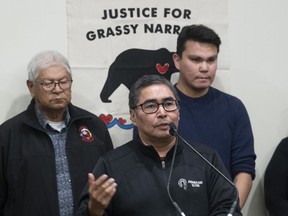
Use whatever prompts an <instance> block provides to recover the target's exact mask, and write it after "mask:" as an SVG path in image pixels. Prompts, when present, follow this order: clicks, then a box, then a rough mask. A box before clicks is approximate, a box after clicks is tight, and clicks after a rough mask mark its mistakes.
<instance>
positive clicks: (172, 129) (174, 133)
mask: <svg viewBox="0 0 288 216" xmlns="http://www.w3.org/2000/svg"><path fill="white" fill-rule="evenodd" d="M169 133H170V134H171V135H172V136H175V137H177V138H179V139H181V140H182V141H183V142H184V143H185V144H186V145H187V146H188V147H189V148H190V149H192V150H193V152H194V153H196V154H197V155H198V156H199V157H201V158H202V159H203V160H204V161H205V162H206V163H208V164H209V165H210V166H211V167H212V168H213V169H214V170H215V171H216V172H217V173H218V174H219V175H220V176H222V177H223V178H224V179H225V180H226V181H227V182H228V183H229V184H231V185H232V186H233V188H234V189H235V191H236V195H237V196H236V199H235V201H234V202H233V204H232V206H231V208H230V210H229V213H228V214H227V216H233V215H234V213H235V210H236V207H237V204H238V199H239V198H238V196H239V193H238V190H237V188H236V187H235V185H234V183H233V182H232V181H231V180H230V179H229V178H227V177H226V176H225V175H224V174H223V173H222V172H220V170H218V169H217V168H216V167H215V166H214V165H213V164H212V163H210V161H208V160H207V159H206V158H205V157H204V156H203V155H202V154H200V152H198V151H197V150H196V149H195V148H193V146H191V145H190V144H189V143H188V142H187V141H186V140H185V139H184V138H183V137H181V136H180V134H179V133H178V130H177V128H176V125H175V124H174V123H173V122H171V123H170V130H169Z"/></svg>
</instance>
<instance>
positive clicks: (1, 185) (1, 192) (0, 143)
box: [0, 126, 7, 216]
mask: <svg viewBox="0 0 288 216" xmlns="http://www.w3.org/2000/svg"><path fill="white" fill-rule="evenodd" d="M4 134H5V133H4V132H3V128H2V127H1V126H0V216H3V215H4V205H5V203H6V200H7V182H6V180H5V170H6V168H5V167H6V166H5V161H6V159H5V158H6V157H5V155H6V153H5V152H6V150H5V140H4Z"/></svg>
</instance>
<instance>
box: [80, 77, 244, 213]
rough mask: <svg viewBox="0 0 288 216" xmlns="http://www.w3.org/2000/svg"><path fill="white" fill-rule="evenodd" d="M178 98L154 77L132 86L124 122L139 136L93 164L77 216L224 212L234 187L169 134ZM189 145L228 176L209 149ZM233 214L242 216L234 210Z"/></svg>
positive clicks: (176, 114)
mask: <svg viewBox="0 0 288 216" xmlns="http://www.w3.org/2000/svg"><path fill="white" fill-rule="evenodd" d="M178 100H179V97H178V94H177V91H176V90H175V89H174V87H173V85H172V84H171V83H170V82H169V81H168V80H166V79H165V78H163V77H160V76H157V75H145V76H143V77H142V78H140V79H139V80H138V81H137V82H136V83H135V84H134V85H133V86H132V88H131V89H130V93H129V107H130V118H131V120H132V122H133V124H134V125H135V126H137V128H138V135H139V136H137V137H135V138H134V139H133V140H132V141H130V142H128V143H126V144H124V145H122V146H120V147H118V148H117V149H115V150H113V151H110V152H108V153H107V154H105V155H104V156H103V157H101V158H100V159H99V160H98V163H97V164H96V166H95V168H94V170H93V172H92V173H89V174H88V184H87V186H86V188H85V189H84V191H83V195H82V196H81V199H80V207H79V209H78V214H77V215H79V216H80V215H82V216H84V215H85V216H101V215H105V216H123V215H125V216H132V215H133V216H135V215H137V216H147V215H149V216H159V215H161V216H163V215H165V216H168V215H171V216H172V215H180V213H181V215H182V216H183V215H187V216H188V215H189V216H208V215H218V216H220V215H225V216H226V215H227V214H228V212H229V209H230V207H231V206H232V203H233V201H234V200H235V198H236V197H237V192H236V190H235V189H234V187H233V186H231V185H230V184H229V183H228V181H227V180H225V179H224V178H223V177H222V176H220V175H219V174H218V173H217V172H216V171H215V170H214V169H212V168H211V166H210V165H208V163H206V162H205V161H204V160H203V159H202V158H201V157H199V156H198V155H197V154H195V153H194V152H193V151H191V149H190V148H189V147H188V146H187V145H185V143H184V142H183V141H181V140H178V139H177V138H176V137H175V136H172V135H171V134H170V133H169V129H170V124H171V122H173V123H174V124H175V125H178V121H179V106H178ZM191 144H192V145H193V146H194V147H195V149H197V150H198V151H199V152H201V154H202V155H203V156H205V158H206V159H207V160H208V161H210V163H212V164H213V165H214V166H215V167H217V168H218V169H219V170H220V171H221V172H223V173H224V174H225V175H226V176H228V173H227V170H226V169H225V168H224V165H223V164H222V161H221V159H220V158H219V156H218V155H217V154H216V153H215V151H214V150H212V149H210V148H209V147H206V146H204V145H199V144H195V143H191ZM172 171H173V172H172ZM234 215H235V216H236V215H237V216H238V215H242V214H241V212H240V208H239V206H238V207H237V208H236V213H235V214H234Z"/></svg>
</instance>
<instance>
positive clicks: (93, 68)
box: [67, 0, 230, 146]
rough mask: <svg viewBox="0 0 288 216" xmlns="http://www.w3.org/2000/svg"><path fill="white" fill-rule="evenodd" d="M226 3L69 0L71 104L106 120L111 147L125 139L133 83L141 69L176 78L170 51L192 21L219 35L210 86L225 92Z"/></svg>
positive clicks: (219, 0)
mask: <svg viewBox="0 0 288 216" xmlns="http://www.w3.org/2000/svg"><path fill="white" fill-rule="evenodd" d="M227 7H228V5H227V0H217V1H215V0H202V1H199V0H198V1H197V0H189V1H188V0H177V1H172V0H145V1H139V0H122V1H121V0H106V1H96V0H94V1H93V0H67V11H68V50H69V53H68V57H69V61H70V63H71V66H72V71H73V77H74V80H75V82H73V90H74V92H73V95H74V98H73V103H74V102H75V105H80V106H81V107H83V108H85V109H88V110H90V111H91V112H93V113H95V114H96V115H97V116H99V117H100V118H101V119H102V120H103V121H104V122H105V123H106V124H107V127H108V128H109V131H110V133H111V137H112V140H113V142H114V145H115V146H119V145H121V144H123V143H125V142H127V141H129V140H130V139H131V138H132V128H133V125H132V123H131V121H130V119H129V107H128V93H129V89H130V87H131V85H132V84H133V83H134V82H135V81H136V80H137V79H138V78H140V77H141V76H143V75H144V74H160V75H163V76H165V77H166V78H167V79H170V80H171V82H172V83H175V82H176V81H177V79H178V71H177V69H176V68H175V67H174V64H173V61H172V54H173V53H174V52H175V51H176V39H177V36H178V33H179V31H180V30H181V28H182V27H183V26H185V25H191V24H204V25H207V26H209V27H211V28H212V29H214V30H215V31H216V32H217V33H218V34H219V36H220V37H221V40H222V44H221V47H220V55H219V64H218V65H219V69H218V72H217V73H218V75H217V78H216V80H215V82H214V85H216V86H217V87H219V88H220V89H222V90H226V91H229V86H230V79H229V76H230V73H229V58H228V57H229V49H228V8H227ZM221 80H225V81H224V82H222V81H221Z"/></svg>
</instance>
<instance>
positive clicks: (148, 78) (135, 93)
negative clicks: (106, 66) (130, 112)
mask: <svg viewBox="0 0 288 216" xmlns="http://www.w3.org/2000/svg"><path fill="white" fill-rule="evenodd" d="M158 84H163V85H166V86H167V87H169V89H170V90H171V91H172V93H173V95H174V97H175V98H176V100H178V101H179V100H180V99H179V95H178V93H177V91H176V89H175V88H174V86H173V85H172V83H171V82H170V81H169V80H167V79H166V78H165V77H163V76H159V75H144V76H142V77H141V78H140V79H138V80H137V81H136V82H135V83H134V85H133V86H132V87H131V89H130V92H129V107H130V109H133V108H134V107H136V106H137V103H138V100H139V96H140V93H141V91H142V89H143V88H146V87H148V86H152V85H158Z"/></svg>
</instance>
